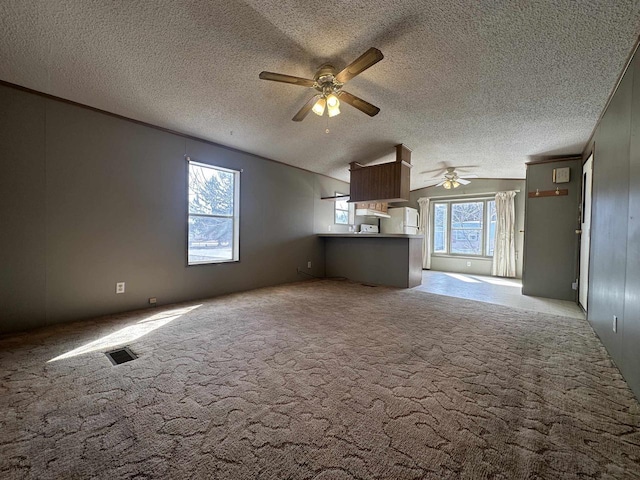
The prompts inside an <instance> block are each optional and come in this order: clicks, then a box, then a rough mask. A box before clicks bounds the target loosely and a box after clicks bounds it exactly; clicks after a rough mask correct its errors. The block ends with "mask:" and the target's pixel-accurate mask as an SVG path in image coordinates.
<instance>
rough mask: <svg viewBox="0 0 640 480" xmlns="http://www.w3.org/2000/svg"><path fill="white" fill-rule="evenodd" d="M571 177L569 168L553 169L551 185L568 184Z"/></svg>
mask: <svg viewBox="0 0 640 480" xmlns="http://www.w3.org/2000/svg"><path fill="white" fill-rule="evenodd" d="M570 177H571V168H570V167H564V168H554V169H553V183H569V180H570Z"/></svg>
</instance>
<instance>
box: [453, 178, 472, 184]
mask: <svg viewBox="0 0 640 480" xmlns="http://www.w3.org/2000/svg"><path fill="white" fill-rule="evenodd" d="M456 182H458V183H460V184H462V185H469V184H470V183H471V182H470V181H469V180H465V179H464V178H460V177H458V178H456Z"/></svg>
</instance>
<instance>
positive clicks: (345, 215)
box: [335, 192, 353, 225]
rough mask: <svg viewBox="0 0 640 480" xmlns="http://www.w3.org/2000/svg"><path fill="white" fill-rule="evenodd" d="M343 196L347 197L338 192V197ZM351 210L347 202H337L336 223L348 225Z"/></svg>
mask: <svg viewBox="0 0 640 480" xmlns="http://www.w3.org/2000/svg"><path fill="white" fill-rule="evenodd" d="M341 195H344V196H347V194H346V193H339V192H336V197H339V196H341ZM350 212H351V209H350V207H349V203H348V202H347V201H346V200H336V210H335V223H337V224H341V225H348V224H349V223H353V222H349V218H350V217H351V215H350Z"/></svg>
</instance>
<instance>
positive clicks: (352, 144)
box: [0, 0, 640, 188]
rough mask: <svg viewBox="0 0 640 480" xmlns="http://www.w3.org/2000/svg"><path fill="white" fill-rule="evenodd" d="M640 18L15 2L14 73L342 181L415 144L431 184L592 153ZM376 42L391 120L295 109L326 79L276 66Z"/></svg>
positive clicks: (567, 3)
mask: <svg viewBox="0 0 640 480" xmlns="http://www.w3.org/2000/svg"><path fill="white" fill-rule="evenodd" d="M639 33H640V3H639V2H638V1H636V0H616V1H595V0H589V1H587V0H583V1H579V2H576V1H574V0H546V1H526V0H520V1H514V0H491V1H483V2H479V1H463V0H452V1H435V0H434V1H424V0H396V1H390V0H351V1H338V0H325V1H323V2H317V1H309V0H278V1H265V0H262V1H261V0H245V1H239V0H232V1H209V0H194V1H182V2H178V1H170V0H154V1H147V0H129V1H98V0H95V1H88V0H75V1H55V0H51V1H24V0H4V1H3V2H1V3H0V79H2V80H5V81H8V82H12V83H16V84H19V85H22V86H25V87H29V88H32V89H35V90H38V91H41V92H45V93H49V94H52V95H56V96H59V97H62V98H65V99H69V100H73V101H76V102H80V103H83V104H86V105H90V106H93V107H97V108H100V109H103V110H107V111H109V112H113V113H117V114H120V115H124V116H127V117H130V118H134V119H137V120H142V121H145V122H149V123H152V124H155V125H159V126H162V127H166V128H170V129H174V130H177V131H180V132H184V133H187V134H191V135H195V136H198V137H202V138H204V139H207V140H211V141H214V142H218V143H220V144H223V145H228V146H231V147H236V148H239V149H242V150H244V151H247V152H251V153H255V154H258V155H262V156H265V157H268V158H271V159H274V160H278V161H281V162H284V163H287V164H290V165H295V166H298V167H302V168H305V169H308V170H312V171H314V172H318V173H323V174H326V175H329V176H332V177H335V178H339V179H342V180H348V178H349V173H348V163H349V162H351V161H354V160H355V161H360V162H361V163H367V162H371V161H380V160H381V159H386V158H389V159H392V158H393V146H394V145H395V144H397V143H404V144H405V145H407V146H408V147H409V148H411V149H412V150H413V163H414V169H413V172H412V188H418V187H421V186H424V185H426V184H427V183H429V178H430V175H429V174H424V173H420V172H422V171H425V170H431V169H436V168H440V167H443V166H461V165H462V166H470V167H474V168H469V169H467V170H465V171H466V172H468V173H473V174H476V175H478V176H479V177H484V178H524V175H525V165H524V164H525V162H526V161H529V160H531V159H532V158H536V157H538V156H544V155H560V154H570V153H579V152H580V151H581V150H582V148H583V147H584V144H585V142H586V141H587V140H588V138H589V135H590V134H591V132H592V130H593V128H594V126H595V124H596V122H597V120H598V117H599V115H600V114H601V112H602V109H603V108H604V106H605V103H606V100H607V98H608V96H609V94H610V92H611V91H612V89H613V88H614V86H615V82H616V79H617V78H618V76H619V75H620V73H621V71H622V69H623V67H624V65H625V61H626V59H627V57H628V55H629V54H630V52H631V50H632V48H633V46H634V43H635V40H636V38H637V37H638V34H639ZM369 47H377V48H379V49H380V50H381V51H382V52H383V54H384V56H385V58H384V59H383V60H382V61H381V62H379V63H378V64H376V65H374V66H373V67H371V68H370V69H368V70H366V71H365V72H364V73H362V74H361V75H360V76H358V77H356V78H355V79H353V80H352V81H351V82H349V84H348V88H345V89H348V90H349V91H350V92H351V93H353V94H354V95H357V96H359V97H361V98H363V99H365V100H367V101H369V102H371V103H373V104H375V105H377V106H378V107H380V109H381V112H380V113H379V114H378V115H377V116H375V117H373V118H370V117H368V116H366V115H364V114H363V113H361V112H359V111H357V110H355V109H353V108H351V107H350V106H348V105H343V106H342V108H341V110H342V113H341V114H340V115H338V116H336V117H333V118H331V119H329V120H327V117H326V116H325V117H322V118H321V117H318V116H316V115H313V114H311V115H309V116H308V117H307V118H306V119H305V120H304V121H303V122H300V123H298V122H293V121H291V118H292V117H293V115H294V114H295V113H296V112H297V111H298V110H299V109H300V108H301V107H302V105H303V104H304V103H305V102H306V101H307V99H308V98H310V97H311V96H312V94H313V91H312V90H311V89H308V88H303V87H299V86H293V85H287V84H283V83H275V82H267V81H263V80H259V79H258V74H259V73H260V71H262V70H269V71H273V72H281V73H286V74H290V75H296V76H300V77H306V78H312V77H313V74H314V73H315V71H316V70H317V68H318V67H319V66H320V65H321V64H323V63H325V62H330V63H332V64H333V65H335V66H336V67H337V68H338V69H341V68H342V67H344V66H345V65H347V64H348V63H349V62H351V61H352V60H354V59H355V58H356V57H358V56H359V55H360V54H361V53H363V52H364V51H365V50H367V49H368V48H369ZM327 122H328V123H327ZM327 125H328V127H329V129H330V133H328V134H327V133H325V129H326V128H327Z"/></svg>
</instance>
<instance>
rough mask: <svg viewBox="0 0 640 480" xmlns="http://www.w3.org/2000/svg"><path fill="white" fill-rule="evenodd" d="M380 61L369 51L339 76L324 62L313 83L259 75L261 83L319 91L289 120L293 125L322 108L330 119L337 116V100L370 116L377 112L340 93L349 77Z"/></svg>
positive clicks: (375, 51)
mask: <svg viewBox="0 0 640 480" xmlns="http://www.w3.org/2000/svg"><path fill="white" fill-rule="evenodd" d="M383 58H384V56H383V55H382V52H381V51H380V50H378V49H377V48H370V49H369V50H367V51H366V52H364V53H363V54H362V55H360V56H359V57H358V58H357V59H355V60H354V61H353V62H351V63H350V64H349V65H347V66H346V67H345V68H344V69H343V70H342V71H340V72H339V73H338V72H337V70H336V69H335V67H334V66H333V65H330V64H328V63H327V64H324V65H322V66H321V67H320V68H319V69H318V71H317V72H316V74H315V75H314V77H313V80H311V79H309V78H301V77H294V76H291V75H283V74H281V73H273V72H260V75H259V76H260V78H261V79H262V80H270V81H272V82H283V83H290V84H292V85H299V86H301V87H309V88H314V89H316V90H317V91H318V92H319V93H317V94H316V95H314V96H313V97H311V98H310V99H309V100H308V101H307V103H305V104H304V106H303V107H302V108H301V109H300V111H298V113H296V114H295V116H294V117H293V119H292V120H293V121H294V122H301V121H302V120H304V118H305V117H306V116H307V115H308V114H309V112H310V111H312V110H313V112H314V113H315V114H316V115H320V116H322V115H323V114H324V112H325V108H326V110H327V114H328V115H329V116H330V117H333V116H335V115H338V114H339V113H340V100H342V101H344V102H345V103H348V104H349V105H351V106H352V107H355V108H357V109H358V110H360V111H361V112H364V113H366V114H367V115H369V116H370V117H373V116H375V115H377V114H378V112H379V111H380V109H379V108H378V107H376V106H375V105H372V104H370V103H369V102H366V101H364V100H362V99H361V98H358V97H356V96H355V95H352V94H350V93H349V92H346V91H344V90H342V87H343V86H344V84H345V83H347V82H348V81H349V80H351V79H352V78H353V77H355V76H356V75H359V74H360V73H362V72H364V71H365V70H366V69H367V68H369V67H371V66H373V65H375V64H376V63H378V62H379V61H380V60H382V59H383Z"/></svg>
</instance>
